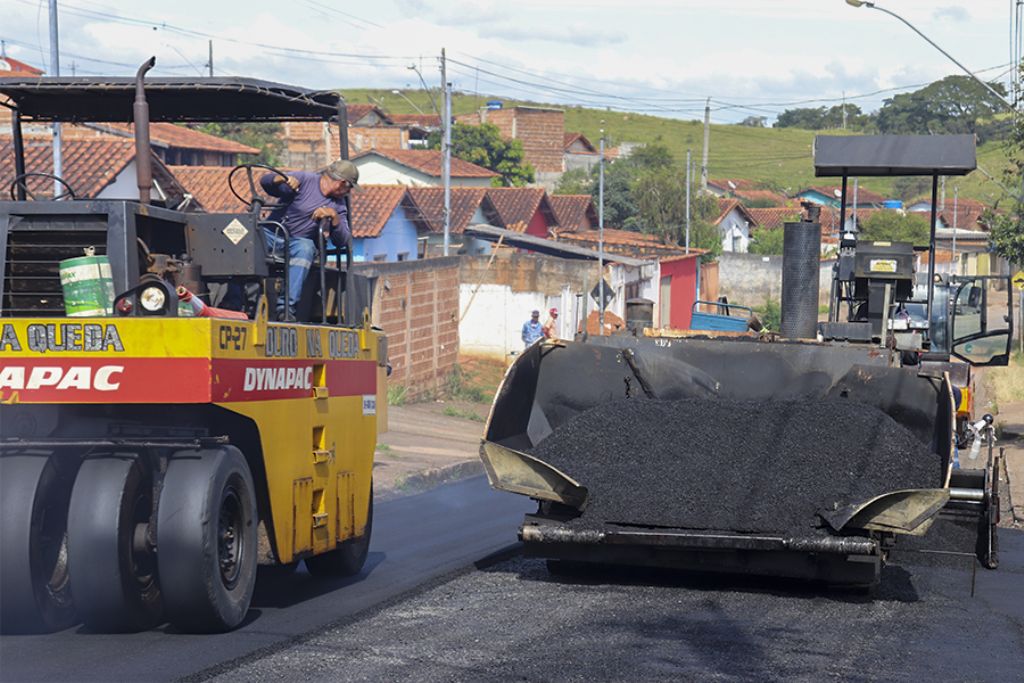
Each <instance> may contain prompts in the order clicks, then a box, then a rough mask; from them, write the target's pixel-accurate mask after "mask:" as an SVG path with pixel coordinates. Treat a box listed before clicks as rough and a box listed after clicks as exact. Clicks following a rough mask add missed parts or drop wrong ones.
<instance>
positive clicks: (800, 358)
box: [480, 135, 1013, 589]
mask: <svg viewBox="0 0 1024 683" xmlns="http://www.w3.org/2000/svg"><path fill="white" fill-rule="evenodd" d="M815 147H816V148H815V171H816V174H817V175H819V176H841V177H842V178H843V191H842V202H841V210H840V215H841V219H840V225H841V226H842V230H841V231H840V239H839V245H838V246H839V254H838V258H837V259H836V262H835V265H834V269H833V277H832V287H831V291H830V294H829V297H828V300H829V303H830V306H829V313H828V316H827V319H826V320H822V321H820V322H819V309H818V307H819V300H818V289H819V285H818V282H819V279H818V278H819V268H820V265H819V264H820V262H821V258H822V257H821V225H820V224H819V222H818V220H817V217H818V216H817V212H816V211H815V210H814V208H813V207H808V212H807V215H805V217H804V220H802V221H799V222H794V223H791V224H787V225H786V226H785V231H786V234H785V254H784V263H783V280H782V329H781V332H782V334H781V335H779V334H774V333H772V334H766V333H762V334H754V333H750V334H741V333H733V334H732V335H731V336H730V335H727V334H723V335H720V336H717V337H716V336H714V335H709V334H707V333H703V332H700V333H698V332H688V331H679V330H655V329H647V330H645V331H644V332H643V333H642V334H637V335H633V336H631V335H621V336H606V337H593V336H591V337H589V338H587V337H585V336H584V337H580V338H577V339H576V340H574V341H565V342H562V341H548V342H544V343H541V344H538V345H536V346H533V347H531V348H530V349H528V350H527V351H526V352H525V353H523V354H522V355H520V356H519V357H518V358H517V359H516V362H515V363H514V364H513V365H512V366H511V367H510V368H509V370H508V372H507V374H506V376H505V379H504V381H503V383H502V384H501V386H500V388H499V389H498V392H497V395H496V397H495V400H494V404H493V406H492V408H491V413H490V417H489V419H488V422H487V427H486V431H485V435H484V440H483V443H482V444H481V449H480V455H481V458H482V460H483V462H484V466H485V469H486V471H487V475H488V477H489V479H490V482H491V485H492V486H494V487H495V488H498V489H501V490H504V491H509V492H512V493H518V494H521V495H526V496H529V497H531V498H534V499H535V500H536V501H537V502H538V508H537V511H536V512H535V513H532V514H529V515H527V516H526V519H525V520H524V522H523V524H522V527H521V528H520V532H519V535H520V539H521V540H522V541H523V543H524V546H525V551H526V553H527V555H531V556H535V557H543V558H548V559H549V560H550V561H551V562H550V563H549V566H550V567H551V568H552V569H553V570H560V569H565V568H566V567H567V566H574V565H573V563H610V564H626V565H646V566H657V567H671V568H678V569H686V570H695V571H703V572H720V573H734V574H759V575H769V576H783V577H791V578H797V579H803V580H814V581H821V582H824V583H827V584H841V585H847V586H857V587H861V588H867V589H870V588H872V587H874V586H876V585H877V584H878V582H879V580H880V578H881V570H882V566H883V565H884V564H885V562H886V561H887V560H888V559H890V558H891V557H892V556H893V554H894V553H895V555H896V556H897V557H899V554H900V553H901V552H903V551H907V552H914V553H931V554H932V557H931V559H935V558H943V559H944V560H947V561H955V562H964V563H967V562H971V561H973V558H977V559H978V560H980V561H981V563H982V564H984V565H985V566H987V567H990V568H995V566H996V564H997V562H998V545H997V534H996V524H997V522H998V514H999V478H998V476H997V472H998V459H999V457H1000V456H999V454H998V453H997V452H996V451H995V450H994V449H993V446H992V444H993V438H992V437H993V434H992V429H991V417H990V416H978V415H974V416H971V418H970V419H967V420H964V419H958V418H960V417H961V414H962V413H963V410H962V407H963V404H964V403H965V399H964V391H965V388H967V387H969V386H970V381H969V372H970V369H971V367H972V366H984V365H1005V364H1006V363H1007V361H1008V357H1009V344H1010V339H1011V337H1012V324H1011V321H1012V319H1013V318H1012V315H1011V311H1010V306H1011V301H1012V300H1011V295H1010V289H1009V282H1008V281H1007V278H1006V277H974V276H957V275H948V274H947V275H946V276H944V278H941V279H940V278H938V277H937V275H938V274H937V273H936V267H935V252H936V245H937V244H938V243H939V239H938V237H939V236H938V235H937V227H936V211H935V206H936V187H937V181H938V176H940V175H962V174H965V173H967V172H969V171H970V170H972V169H973V168H974V167H975V151H974V139H973V136H969V135H964V136H928V137H914V136H859V137H841V136H830V137H819V138H818V139H817V141H816V145H815ZM872 175H874V176H880V175H929V176H931V177H932V188H933V191H932V216H931V218H932V221H931V225H932V229H931V238H930V245H928V246H926V247H924V248H916V247H915V246H914V245H911V244H902V243H890V242H872V241H868V240H863V239H858V235H857V231H856V226H855V224H854V223H853V222H847V220H846V219H847V212H846V186H847V179H848V177H857V176H872ZM925 264H926V265H925ZM918 271H920V274H919V273H918ZM921 276H924V277H921ZM921 283H923V285H922V284H921ZM964 446H969V447H968V448H964Z"/></svg>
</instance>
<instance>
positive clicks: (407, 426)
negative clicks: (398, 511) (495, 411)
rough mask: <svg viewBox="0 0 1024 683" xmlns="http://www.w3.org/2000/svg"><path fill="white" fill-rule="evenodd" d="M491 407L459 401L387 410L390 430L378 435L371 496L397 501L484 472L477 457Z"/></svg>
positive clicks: (419, 404)
mask: <svg viewBox="0 0 1024 683" xmlns="http://www.w3.org/2000/svg"><path fill="white" fill-rule="evenodd" d="M489 407H490V406H488V405H484V404H479V403H467V402H462V401H446V402H444V403H437V402H429V403H415V404H410V405H405V406H389V407H388V431H387V432H386V433H384V434H381V435H380V436H379V437H378V439H377V452H376V453H375V454H374V465H373V482H374V495H375V498H376V499H377V500H388V499H390V498H398V497H400V496H405V495H409V494H412V493H418V492H419V491H425V490H427V489H430V488H433V487H435V486H439V485H440V484H443V483H445V482H448V481H454V480H457V479H463V478H465V477H470V476H473V475H476V474H480V473H482V472H483V465H482V463H481V462H480V458H479V456H478V453H479V450H480V438H481V437H482V436H483V431H484V422H483V420H484V419H485V418H486V416H487V410H488V408H489ZM446 411H447V412H448V413H454V414H456V415H459V416H452V415H446V414H445V412H446ZM463 415H476V416H477V419H479V421H477V420H476V419H468V418H467V417H461V416H463Z"/></svg>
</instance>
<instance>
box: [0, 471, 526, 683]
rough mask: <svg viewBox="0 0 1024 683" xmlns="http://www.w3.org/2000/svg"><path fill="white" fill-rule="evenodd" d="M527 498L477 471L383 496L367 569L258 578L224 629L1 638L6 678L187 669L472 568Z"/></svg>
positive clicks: (506, 537)
mask: <svg viewBox="0 0 1024 683" xmlns="http://www.w3.org/2000/svg"><path fill="white" fill-rule="evenodd" d="M534 507H535V504H533V503H532V501H530V500H528V499H526V498H523V497H521V496H512V495H508V494H501V493H497V492H494V491H491V490H490V488H489V487H488V485H487V481H486V479H485V478H484V477H482V476H478V477H473V478H471V479H466V480H464V481H461V482H456V483H454V484H448V485H445V486H442V487H440V488H438V489H434V490H433V491H429V492H427V493H422V494H418V495H414V496H409V497H407V498H400V499H398V500H393V501H388V502H386V503H380V504H378V505H377V506H376V509H375V510H374V520H373V539H372V542H371V545H370V555H369V558H368V559H367V563H366V568H365V569H364V570H363V573H362V574H361V575H360V576H358V577H355V578H352V579H345V580H338V581H324V580H314V579H312V578H311V577H310V576H309V575H308V574H306V573H305V572H304V571H302V570H301V569H300V571H299V572H297V573H296V574H295V575H293V576H291V577H288V578H287V579H284V580H277V581H271V580H264V579H260V580H259V581H258V582H257V585H256V595H255V598H254V600H253V606H252V609H251V610H250V612H249V617H248V619H247V620H246V623H245V624H244V625H243V626H242V627H241V628H239V629H238V630H236V631H234V632H232V633H227V634H222V635H213V636H210V635H206V636H196V635H187V634H182V633H179V632H176V631H175V630H174V629H173V628H171V627H170V626H166V625H165V626H162V627H160V628H158V629H155V630H152V631H147V632H144V633H134V634H98V633H91V632H89V631H87V630H86V629H85V628H84V627H81V626H78V627H75V628H72V629H69V630H67V631H64V632H61V633H55V634H50V635H45V636H3V637H2V638H0V680H2V681H33V680H35V681H90V680H92V681H140V680H146V681H167V680H176V679H179V678H183V677H187V676H191V675H193V674H195V673H197V672H200V671H203V670H206V669H209V668H211V667H216V666H218V665H222V664H223V663H225V662H229V661H231V660H234V659H236V658H239V657H243V656H246V655H249V654H251V653H253V652H254V651H257V650H261V649H264V648H273V647H274V646H280V644H282V643H286V642H288V641H289V640H291V639H294V638H296V637H297V636H301V635H303V634H307V633H310V632H314V631H317V630H320V629H322V628H323V627H324V626H326V625H328V624H331V623H334V622H337V621H339V620H342V619H345V618H346V617H349V616H351V615H353V614H356V613H357V612H360V611H363V610H366V609H367V608H370V607H373V606H376V605H379V604H381V603H384V602H386V601H388V600H390V599H392V598H394V597H395V596H398V595H401V594H402V593H405V592H407V591H409V590H411V589H413V588H415V587H416V586H419V585H421V584H423V583H424V582H428V581H430V580H432V579H436V578H438V577H441V576H445V575H447V574H451V573H452V572H455V571H457V570H461V569H464V568H466V567H468V566H471V565H472V563H473V562H475V561H476V560H479V559H481V558H483V557H485V556H487V555H488V554H491V553H494V552H495V551H498V550H501V549H502V548H504V547H507V546H508V545H509V544H510V543H513V542H514V541H515V539H516V530H517V528H518V525H519V524H520V523H521V522H522V516H523V513H524V512H527V511H529V510H531V509H533V508H534Z"/></svg>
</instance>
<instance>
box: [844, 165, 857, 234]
mask: <svg viewBox="0 0 1024 683" xmlns="http://www.w3.org/2000/svg"><path fill="white" fill-rule="evenodd" d="M859 181H860V178H854V179H853V225H854V227H855V228H856V231H857V232H860V226H859V225H857V183H858V182H859ZM844 232H846V226H845V225H840V226H839V236H840V237H842V235H843V233H844Z"/></svg>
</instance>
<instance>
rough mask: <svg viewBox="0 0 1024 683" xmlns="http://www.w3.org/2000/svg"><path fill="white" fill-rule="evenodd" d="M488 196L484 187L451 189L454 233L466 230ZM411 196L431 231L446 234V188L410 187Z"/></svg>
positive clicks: (451, 225) (452, 227) (451, 222)
mask: <svg viewBox="0 0 1024 683" xmlns="http://www.w3.org/2000/svg"><path fill="white" fill-rule="evenodd" d="M486 195H487V189H486V188H483V187H453V188H451V220H450V228H451V231H452V232H453V233H461V232H462V231H463V230H465V229H466V226H468V225H469V223H470V221H471V220H473V215H474V214H475V213H476V210H477V208H479V207H480V204H481V202H484V201H486ZM409 196H410V197H411V198H412V201H413V203H414V204H415V205H416V208H417V210H418V211H419V214H420V218H421V219H422V220H423V221H424V222H425V223H426V225H427V227H428V228H429V229H430V231H431V232H444V188H441V187H410V188H409ZM488 206H489V203H488Z"/></svg>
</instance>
